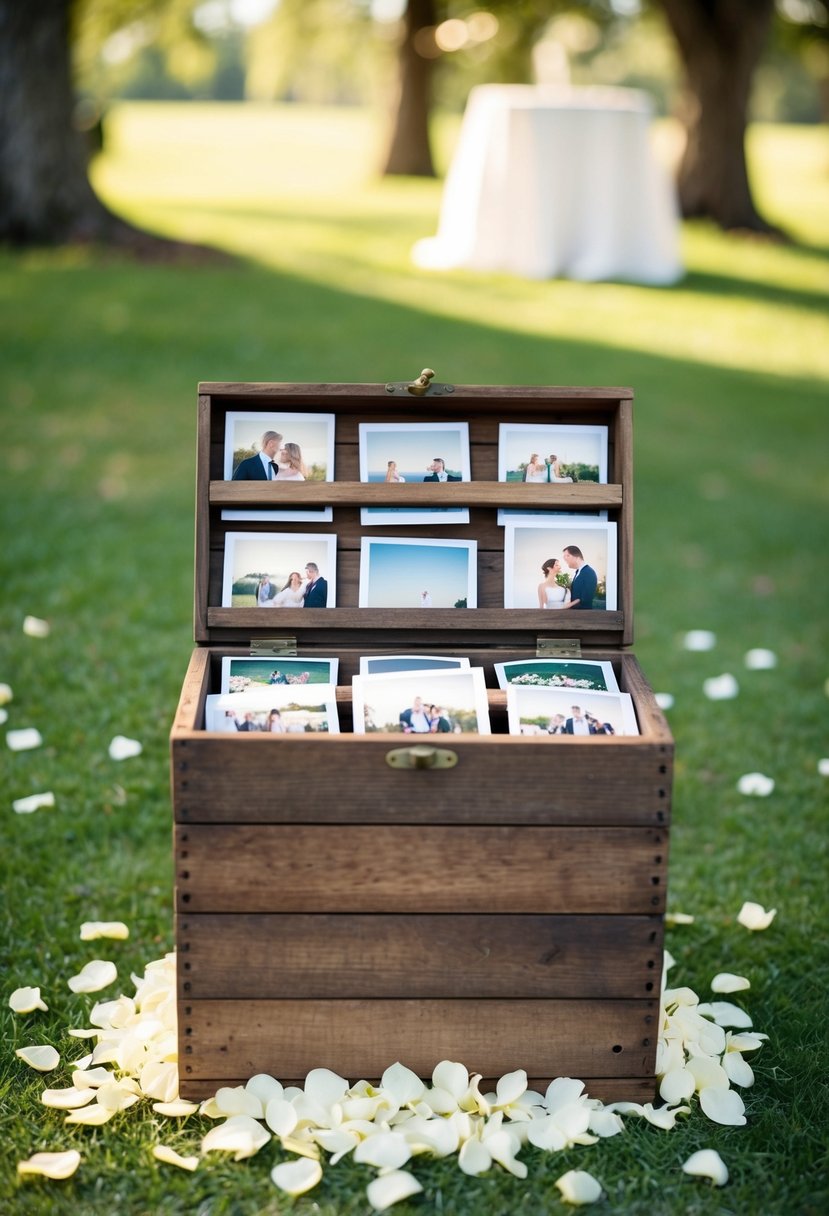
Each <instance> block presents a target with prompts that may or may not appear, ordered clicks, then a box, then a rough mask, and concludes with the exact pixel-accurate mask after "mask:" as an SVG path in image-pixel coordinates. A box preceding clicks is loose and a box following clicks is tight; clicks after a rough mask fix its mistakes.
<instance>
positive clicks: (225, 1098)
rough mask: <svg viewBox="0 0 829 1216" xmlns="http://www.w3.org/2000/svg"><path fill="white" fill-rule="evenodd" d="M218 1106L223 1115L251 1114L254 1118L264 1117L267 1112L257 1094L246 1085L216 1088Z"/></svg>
mask: <svg viewBox="0 0 829 1216" xmlns="http://www.w3.org/2000/svg"><path fill="white" fill-rule="evenodd" d="M216 1106H217V1108H218V1110H219V1112H220V1113H221V1114H223V1115H250V1117H251V1118H252V1119H264V1117H265V1112H264V1110H263V1109H262V1103H261V1101H260V1099H259V1098H257V1096H256V1094H252V1093H250V1092H249V1091H248V1090H247V1089H245V1087H244V1085H235V1086H223V1087H222V1088H221V1089H217V1090H216Z"/></svg>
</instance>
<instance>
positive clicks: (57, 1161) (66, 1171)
mask: <svg viewBox="0 0 829 1216" xmlns="http://www.w3.org/2000/svg"><path fill="white" fill-rule="evenodd" d="M80 1163H81V1155H80V1153H79V1152H78V1151H77V1149H74V1148H73V1149H69V1150H68V1151H67V1152H65V1153H35V1154H34V1156H33V1157H29V1159H28V1161H18V1163H17V1172H18V1174H41V1175H42V1176H43V1177H44V1178H55V1179H57V1180H62V1179H64V1178H71V1177H72V1175H73V1174H74V1172H75V1170H76V1169H77V1168H78V1166H79V1165H80Z"/></svg>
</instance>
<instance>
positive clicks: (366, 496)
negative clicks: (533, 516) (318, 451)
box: [209, 480, 623, 511]
mask: <svg viewBox="0 0 829 1216" xmlns="http://www.w3.org/2000/svg"><path fill="white" fill-rule="evenodd" d="M209 494H210V503H211V506H223V507H259V508H267V507H270V506H283V505H291V506H295V507H306V508H307V507H309V506H314V507H320V506H337V505H338V504H339V505H342V506H351V505H354V504H358V505H359V506H361V507H367V506H378V505H383V504H389V503H392V504H394V506H399V507H525V508H526V509H528V510H535V511H538V510H544V509H545V508H546V509H547V510H551V511H566V510H569V509H572V510H574V511H576V510H585V509H593V510H607V509H610V510H613V509H619V508H621V506H622V501H623V490H622V486H620V485H598V484H597V483H595V482H577V483H576V484H575V485H569V484H567V483H559V484H557V485H532V484H529V485H528V484H525V483H524V482H496V481H467V482H448V481H447V482H441V483H437V482H425V483H424V482H407V483H405V484H389V483H388V482H371V483H366V482H359V481H332V482H319V481H291V482H280V481H278V480H277V481H211V482H210V490H209Z"/></svg>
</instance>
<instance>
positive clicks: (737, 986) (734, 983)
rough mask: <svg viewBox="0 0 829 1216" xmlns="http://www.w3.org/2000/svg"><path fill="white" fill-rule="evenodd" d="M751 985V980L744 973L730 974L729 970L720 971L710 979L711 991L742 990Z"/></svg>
mask: <svg viewBox="0 0 829 1216" xmlns="http://www.w3.org/2000/svg"><path fill="white" fill-rule="evenodd" d="M750 987H751V981H750V980H747V979H746V978H745V976H744V975H732V974H731V972H730V971H720V973H719V974H718V975H715V976H714V978H713V979H712V981H711V991H712V992H743V991H744V990H745V989H746V988H750Z"/></svg>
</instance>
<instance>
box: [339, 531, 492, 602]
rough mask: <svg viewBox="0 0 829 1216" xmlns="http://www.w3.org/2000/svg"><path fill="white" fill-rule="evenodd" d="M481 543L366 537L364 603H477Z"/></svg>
mask: <svg viewBox="0 0 829 1216" xmlns="http://www.w3.org/2000/svg"><path fill="white" fill-rule="evenodd" d="M477 550H478V546H477V542H476V541H474V540H412V539H408V538H403V537H388V538H384V539H383V540H380V539H377V540H375V539H373V538H371V537H366V536H364V537H363V539H362V541H361V543H360V603H359V606H360V607H361V608H476V607H477V605H478V600H477V594H478V580H477V565H476V562H477Z"/></svg>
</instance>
